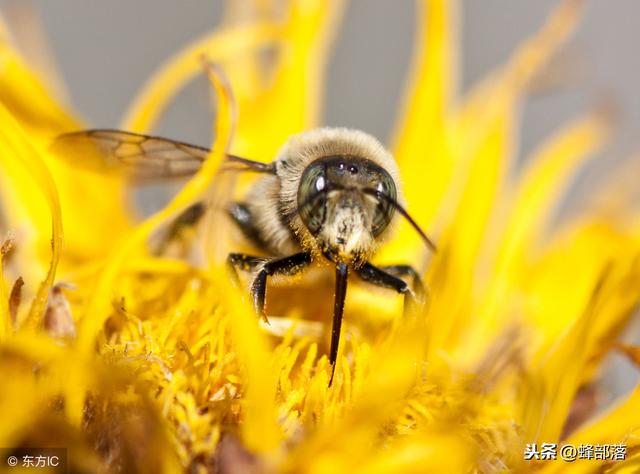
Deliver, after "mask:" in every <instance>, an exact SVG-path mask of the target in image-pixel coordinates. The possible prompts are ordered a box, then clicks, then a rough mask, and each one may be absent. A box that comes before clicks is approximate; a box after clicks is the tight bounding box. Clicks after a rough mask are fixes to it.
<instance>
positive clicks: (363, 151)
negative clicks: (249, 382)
mask: <svg viewBox="0 0 640 474" xmlns="http://www.w3.org/2000/svg"><path fill="white" fill-rule="evenodd" d="M56 143H57V145H64V146H71V147H73V148H74V149H76V152H77V150H78V149H80V150H81V149H82V148H81V147H82V146H86V145H89V146H91V147H95V149H97V150H98V151H99V154H100V156H102V157H104V160H105V163H107V164H111V165H117V166H124V167H125V168H127V169H128V170H129V171H130V173H131V175H132V177H133V178H134V179H138V180H153V179H162V178H167V177H180V176H189V175H191V174H194V173H195V172H197V171H198V169H199V168H200V166H201V165H202V163H203V161H204V160H205V159H206V157H207V155H208V153H209V150H208V149H207V148H203V147H199V146H195V145H190V144H187V143H184V142H179V141H174V140H169V139H166V138H161V137H156V136H150V135H141V134H135V133H129V132H124V131H119V130H102V129H101V130H86V131H80V132H72V133H69V134H65V135H62V136H60V137H59V138H58V139H57V142H56ZM225 167H227V168H231V169H237V170H241V171H252V172H255V173H259V174H261V175H262V176H261V177H259V179H257V180H256V181H255V182H254V183H253V184H252V187H251V188H250V189H249V191H248V193H247V195H246V197H245V199H243V200H242V201H240V202H231V203H228V205H227V209H226V212H227V214H228V215H229V217H230V218H231V219H232V220H233V222H235V224H236V225H237V226H238V228H239V229H240V230H241V232H242V233H243V234H244V236H245V237H246V238H247V239H248V240H249V241H250V242H251V243H252V244H253V245H254V246H255V247H256V248H257V249H259V250H260V251H261V252H262V253H263V254H266V255H269V257H263V256H256V255H249V254H245V253H230V254H229V255H228V257H227V264H228V267H229V270H230V273H231V275H232V277H233V278H234V280H235V281H238V280H237V279H238V276H237V271H238V270H242V271H250V272H251V273H252V275H253V280H252V283H251V285H250V292H251V298H252V301H253V307H254V309H255V312H256V314H257V315H258V316H260V317H262V318H264V319H265V320H266V315H265V299H266V292H267V282H268V279H269V278H270V277H272V276H276V275H281V276H293V275H297V274H299V273H300V272H302V271H303V270H305V268H307V267H309V266H310V265H311V264H312V263H313V262H316V261H318V260H324V261H325V262H328V263H329V264H330V265H331V266H332V267H334V269H335V297H334V298H335V299H334V307H333V308H334V309H333V326H332V331H331V343H330V349H329V363H330V365H331V367H332V373H331V381H332V380H333V373H334V371H335V364H336V359H337V354H338V346H339V342H340V328H341V324H342V318H343V313H344V303H345V297H346V294H347V281H348V277H349V275H350V274H352V273H353V274H355V275H357V276H358V277H360V278H361V279H362V280H364V281H366V282H368V283H371V284H374V285H377V286H380V287H383V288H388V289H391V290H394V291H396V292H397V293H399V294H401V295H404V308H405V312H406V311H407V310H408V309H409V308H411V307H413V306H414V305H415V304H416V303H418V302H419V301H421V300H422V299H423V298H424V288H423V284H422V282H421V279H420V276H419V274H418V272H417V271H416V270H415V269H414V268H413V267H412V266H410V265H392V266H375V265H373V264H372V263H371V262H370V260H371V258H372V257H373V255H374V254H375V252H376V250H377V249H378V248H379V246H380V245H381V243H382V242H384V240H385V238H386V237H387V236H388V235H389V233H390V232H391V229H392V227H393V224H394V221H395V220H396V219H397V218H398V217H399V216H400V217H402V218H404V219H406V220H407V221H408V222H409V224H410V225H411V226H412V227H413V228H414V229H415V230H416V231H417V233H418V234H419V235H420V237H421V238H422V240H423V241H424V242H425V244H426V245H427V246H428V247H429V248H430V249H431V250H433V251H435V249H436V247H435V245H434V243H433V242H432V241H431V240H430V239H429V237H427V235H426V234H425V233H424V232H423V230H422V229H421V228H420V227H419V226H418V224H417V223H416V222H415V220H414V219H413V218H412V217H411V216H410V215H409V213H408V212H407V211H406V210H405V208H404V206H403V205H402V204H401V203H402V202H403V198H402V194H401V189H400V179H399V170H398V167H397V164H396V162H395V160H394V158H393V156H392V155H391V153H390V152H389V151H387V150H386V149H385V148H384V147H383V146H382V145H381V144H380V143H379V142H378V141H377V140H376V139H375V138H374V137H372V136H371V135H368V134H367V133H365V132H362V131H358V130H352V129H346V128H320V129H315V130H310V131H307V132H303V133H300V134H298V135H294V136H292V137H290V139H289V140H288V141H287V142H286V143H285V144H284V145H283V146H282V147H281V149H280V151H279V152H278V153H277V155H276V157H275V159H274V160H273V161H272V162H271V163H262V162H257V161H252V160H249V159H246V158H242V157H238V156H234V155H227V157H226V163H225V164H224V165H223V169H224V168H225ZM205 207H206V206H205V205H204V204H202V203H196V204H194V205H193V206H192V207H191V208H190V209H188V210H187V211H186V212H185V213H184V214H183V216H182V217H181V218H179V219H178V220H180V219H183V220H185V219H186V220H187V221H189V222H194V221H196V220H197V219H198V218H199V217H200V216H201V214H202V213H203V212H204V209H205ZM407 280H408V281H407ZM330 384H331V382H330Z"/></svg>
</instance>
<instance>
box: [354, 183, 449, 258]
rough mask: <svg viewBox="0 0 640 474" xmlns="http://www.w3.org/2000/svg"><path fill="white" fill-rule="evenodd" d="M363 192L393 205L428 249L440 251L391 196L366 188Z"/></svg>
mask: <svg viewBox="0 0 640 474" xmlns="http://www.w3.org/2000/svg"><path fill="white" fill-rule="evenodd" d="M362 192H363V193H365V194H368V195H370V196H375V197H376V198H378V199H383V200H384V201H386V202H387V203H389V204H391V205H392V206H393V207H394V209H395V210H396V211H398V212H399V213H400V214H402V217H404V218H405V219H406V220H407V221H408V222H409V224H411V227H413V228H414V229H415V231H416V232H417V233H418V234H420V237H422V240H424V243H425V244H426V245H427V247H429V248H430V249H431V250H432V251H434V252H436V251H437V250H438V249H437V247H436V244H435V243H433V241H432V240H431V239H430V238H429V237H428V236H427V234H425V233H424V231H423V230H422V229H421V228H420V226H419V225H418V223H417V222H416V221H415V220H413V217H411V216H410V215H409V213H408V212H407V211H406V210H405V208H404V207H402V206H401V205H400V203H399V202H398V201H396V200H395V199H393V198H392V197H391V196H388V195H386V194H384V193H383V192H381V191H378V190H377V189H371V188H364V189H363V190H362Z"/></svg>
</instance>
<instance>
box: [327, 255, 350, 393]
mask: <svg viewBox="0 0 640 474" xmlns="http://www.w3.org/2000/svg"><path fill="white" fill-rule="evenodd" d="M348 277H349V267H348V266H347V265H346V264H344V263H339V264H338V265H336V295H335V300H334V304H333V325H332V326H331V347H330V349H329V364H330V365H331V378H330V379H329V386H331V384H332V383H333V374H334V373H335V371H336V360H337V359H338V346H339V345H340V328H341V327H342V315H343V313H344V300H345V298H346V296H347V279H348Z"/></svg>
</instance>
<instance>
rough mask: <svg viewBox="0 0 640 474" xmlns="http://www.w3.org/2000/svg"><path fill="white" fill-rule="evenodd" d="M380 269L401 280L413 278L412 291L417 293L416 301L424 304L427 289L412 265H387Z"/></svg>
mask: <svg viewBox="0 0 640 474" xmlns="http://www.w3.org/2000/svg"><path fill="white" fill-rule="evenodd" d="M380 269H381V270H383V271H385V272H387V273H391V274H392V275H394V276H397V277H399V278H406V277H409V278H411V289H412V290H413V292H414V293H415V297H416V299H417V300H418V301H419V302H424V300H425V299H426V296H427V288H426V287H425V285H424V283H423V282H422V278H420V275H419V274H418V272H417V271H416V269H415V268H413V267H412V266H411V265H385V266H381V267H380Z"/></svg>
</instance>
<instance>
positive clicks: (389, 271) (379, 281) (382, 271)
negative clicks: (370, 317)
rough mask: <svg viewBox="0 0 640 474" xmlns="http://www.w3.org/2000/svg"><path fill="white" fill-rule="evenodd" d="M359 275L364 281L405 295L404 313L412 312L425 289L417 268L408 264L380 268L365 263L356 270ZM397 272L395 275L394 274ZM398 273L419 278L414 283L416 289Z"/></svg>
mask: <svg viewBox="0 0 640 474" xmlns="http://www.w3.org/2000/svg"><path fill="white" fill-rule="evenodd" d="M356 272H357V273H358V276H359V277H360V278H362V279H363V280H364V281H366V282H369V283H372V284H374V285H377V286H380V287H382V288H389V289H392V290H395V291H396V292H398V293H400V294H401V295H404V313H405V314H407V313H410V312H411V310H412V309H413V308H415V307H416V304H417V300H418V299H420V298H421V297H422V296H423V294H424V290H423V287H422V283H421V282H420V278H419V276H418V274H417V272H416V271H415V270H413V269H412V268H411V267H409V266H406V265H393V266H389V267H382V268H378V267H376V266H374V265H372V264H370V263H365V264H364V265H362V266H361V267H360V268H358V269H357V270H356ZM394 273H395V275H394ZM398 275H403V276H412V277H413V278H414V282H415V280H416V278H417V280H418V283H419V284H416V283H414V286H415V289H414V288H412V287H411V285H409V284H408V283H407V282H406V281H404V280H403V279H402V278H400V277H399V276H398Z"/></svg>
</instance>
